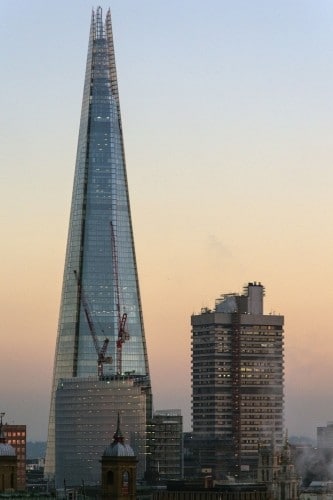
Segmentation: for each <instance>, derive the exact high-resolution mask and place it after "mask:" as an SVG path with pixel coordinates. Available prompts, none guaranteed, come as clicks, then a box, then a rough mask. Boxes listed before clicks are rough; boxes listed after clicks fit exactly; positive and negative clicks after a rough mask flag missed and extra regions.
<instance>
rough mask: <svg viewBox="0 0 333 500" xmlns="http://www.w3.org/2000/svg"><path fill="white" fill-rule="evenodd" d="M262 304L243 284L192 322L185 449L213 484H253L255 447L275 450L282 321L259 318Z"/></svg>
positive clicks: (260, 292) (258, 290)
mask: <svg viewBox="0 0 333 500" xmlns="http://www.w3.org/2000/svg"><path fill="white" fill-rule="evenodd" d="M263 298H264V287H263V286H262V285H261V284H260V283H256V282H255V283H249V284H248V285H247V286H246V287H245V289H244V293H243V294H242V295H239V294H236V293H232V294H226V295H223V296H221V297H220V298H219V299H218V300H217V301H216V305H215V309H214V310H209V309H203V310H202V311H201V314H196V315H193V316H192V321H191V323H192V418H193V444H192V446H193V450H194V452H195V455H196V458H197V460H198V462H199V463H200V466H201V468H202V469H203V470H204V471H205V472H206V473H210V472H211V473H212V474H213V475H215V476H216V477H220V476H222V475H223V474H232V475H235V476H237V477H242V476H243V477H244V476H247V477H250V476H252V477H253V474H255V473H256V467H257V462H258V445H259V444H261V445H263V446H265V445H269V444H271V443H272V440H273V442H274V445H275V446H277V447H279V446H281V445H282V441H283V412H284V355H283V349H284V348H283V345H284V337H283V324H284V318H283V316H278V315H275V314H264V312H263Z"/></svg>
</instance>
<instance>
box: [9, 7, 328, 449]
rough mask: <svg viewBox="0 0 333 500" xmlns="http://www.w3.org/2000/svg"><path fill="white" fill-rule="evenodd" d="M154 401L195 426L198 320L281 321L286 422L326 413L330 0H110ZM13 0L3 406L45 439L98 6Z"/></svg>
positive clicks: (296, 425) (297, 424) (304, 426)
mask: <svg viewBox="0 0 333 500" xmlns="http://www.w3.org/2000/svg"><path fill="white" fill-rule="evenodd" d="M100 5H102V7H104V8H105V9H106V8H107V7H108V6H110V7H111V9H112V18H113V29H114V38H115V49H116V61H117V68H118V80H119V88H120V99H121V109H122V119H123V126H124V134H125V148H126V159H127V171H128V178H129V189H130V198H131V206H132V216H133V224H134V233H135V238H136V252H137V261H138V269H139V278H140V288H141V294H142V301H143V313H144V320H145V328H146V336H147V343H148V353H149V361H150V368H151V375H152V382H153V392H154V402H155V409H165V408H181V410H182V412H183V414H184V417H185V430H189V429H190V397H191V380H190V330H191V328H190V316H191V314H192V313H193V312H199V311H200V309H201V307H203V306H210V307H213V306H214V300H215V298H217V297H218V296H219V295H220V294H221V293H226V292H232V291H235V292H241V291H242V288H243V285H244V284H246V283H247V282H248V281H261V282H262V283H263V284H264V285H265V287H266V298H265V311H266V312H267V313H269V312H271V311H275V312H276V313H281V314H284V316H285V339H286V342H285V359H286V426H287V427H288V429H289V434H306V435H309V436H314V435H315V428H316V426H318V425H323V424H326V422H327V421H329V420H333V395H332V393H333V390H332V378H331V374H332V360H333V339H332V333H333V326H332V320H331V311H332V303H333V290H332V286H333V285H332V283H333V266H332V254H333V228H332V222H331V220H332V212H333V196H332V191H333V168H332V163H333V142H332V136H333V2H332V1H331V0H311V1H310V0H279V1H276V0H275V1H273V0H251V1H250V0H232V1H230V0H205V1H203V0H201V1H198V0H168V1H167V2H166V1H162V0H150V1H149V0H140V1H139V0H113V1H111V0H110V1H109V2H104V1H103V2H101V3H100ZM93 6H95V5H94V4H92V3H91V1H90V0H89V1H87V0H71V1H70V2H68V1H65V0H54V1H47V2H46V1H45V0H30V1H27V0H2V2H1V11H0V44H1V47H2V50H1V56H0V57H1V79H0V87H1V88H0V95H1V114H0V127H1V148H0V162H1V163H0V165H1V193H0V200H1V205H2V208H1V217H2V224H1V232H2V235H1V236H2V237H1V241H2V243H1V247H0V252H1V259H0V266H1V288H0V294H1V295H0V308H1V330H0V335H1V344H0V354H1V361H0V411H5V412H6V419H7V420H8V422H15V423H22V424H27V426H28V439H29V440H36V439H46V430H47V421H48V411H49V398H50V386H51V376H52V367H53V356H54V347H55V340H56V330H57V320H58V309H59V302H60V289H61V283H62V274H63V265H64V255H65V246H66V238H67V228H68V220H69V209H70V199H71V190H72V182H73V174H74V164H75V153H76V143H77V136H78V126H79V118H80V108H81V98H82V90H83V79H84V71H85V62H86V53H87V45H88V34H89V25H90V15H91V8H92V7H93Z"/></svg>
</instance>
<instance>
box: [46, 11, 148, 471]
mask: <svg viewBox="0 0 333 500" xmlns="http://www.w3.org/2000/svg"><path fill="white" fill-rule="evenodd" d="M124 375H125V376H127V377H132V378H133V380H134V382H135V384H136V385H141V386H142V387H143V391H144V393H145V395H146V405H145V409H146V410H145V411H146V415H144V418H149V419H150V418H151V406H152V404H151V390H150V376H149V368H148V359H147V351H146V341H145V334H144V327H143V319H142V309H141V301H140V293H139V284H138V276H137V267H136V258H135V250H134V241H133V231H132V223H131V214H130V205H129V195H128V185H127V174H126V166H125V155H124V143H123V134H122V125H121V116H120V105H119V94H118V84H117V74H116V66H115V56H114V46H113V37H112V26H111V15H110V11H108V12H107V14H106V16H105V18H104V17H103V13H102V9H101V8H100V7H98V8H97V9H96V10H95V11H93V13H92V19H91V28H90V38H89V46H88V56H87V66H86V76H85V84H84V92H83V102H82V112H81V121H80V130H79V139H78V149H77V160H76V168H75V176H74V187H73V196H72V206H71V214H70V222H69V232H68V241H67V251H66V259H65V270H64V277H63V288H62V297H61V306H60V315H59V327H58V336H57V343H56V352H55V361H54V374H53V385H52V394H51V406H50V417H49V429H48V441H47V452H46V461H45V474H46V476H48V477H51V476H53V475H54V473H55V447H56V440H57V435H56V432H55V430H56V421H55V396H56V393H57V389H58V386H59V381H60V380H61V381H62V382H61V383H63V382H64V380H66V379H73V378H78V379H86V378H92V379H95V380H102V379H104V378H108V379H110V380H111V379H117V378H122V377H123V376H124ZM80 390H81V389H80ZM112 404H113V405H114V406H112V408H110V411H111V410H112V411H118V410H119V408H118V404H117V401H116V399H115V400H114V401H113V403H112ZM95 411H96V412H98V411H99V407H96V408H95ZM58 416H59V413H58ZM59 418H60V417H59ZM69 424H70V423H69ZM72 439H74V437H72ZM103 443H104V444H105V441H103ZM82 460H85V458H84V457H82Z"/></svg>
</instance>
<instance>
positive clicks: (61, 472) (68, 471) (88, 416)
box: [55, 377, 146, 488]
mask: <svg viewBox="0 0 333 500" xmlns="http://www.w3.org/2000/svg"><path fill="white" fill-rule="evenodd" d="M55 412H56V419H55V421H56V429H55V430H56V436H57V438H56V475H55V480H56V481H55V484H56V487H57V488H62V486H63V484H64V481H65V482H66V485H67V486H69V487H72V486H77V485H80V484H81V483H82V479H84V482H85V484H86V485H94V484H97V483H99V481H100V463H99V461H100V458H101V456H102V454H103V450H104V449H105V447H106V445H107V444H108V443H109V442H110V441H111V440H112V435H113V433H112V423H113V422H116V421H117V415H118V414H119V415H120V416H121V421H122V429H123V435H124V439H126V442H128V443H131V446H132V448H133V450H135V455H136V457H137V458H138V459H139V458H140V460H139V463H138V477H141V478H142V477H143V475H144V473H145V459H146V448H145V447H146V439H145V437H146V418H145V415H146V394H145V392H144V390H143V388H142V386H141V384H140V383H136V382H135V380H134V379H133V378H132V377H123V378H120V377H119V378H117V379H113V380H112V379H111V380H108V379H105V380H94V379H91V378H87V379H83V378H80V379H78V378H77V377H76V378H71V379H64V380H63V381H60V383H59V385H58V388H57V392H56V405H55ZM82 457H84V460H83V459H82Z"/></svg>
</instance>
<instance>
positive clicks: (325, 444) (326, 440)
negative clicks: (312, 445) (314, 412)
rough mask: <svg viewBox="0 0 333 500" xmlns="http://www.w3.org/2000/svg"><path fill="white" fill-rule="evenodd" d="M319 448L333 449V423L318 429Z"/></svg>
mask: <svg viewBox="0 0 333 500" xmlns="http://www.w3.org/2000/svg"><path fill="white" fill-rule="evenodd" d="M317 448H320V449H327V448H330V449H332V448H333V422H328V423H327V425H326V427H317Z"/></svg>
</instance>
